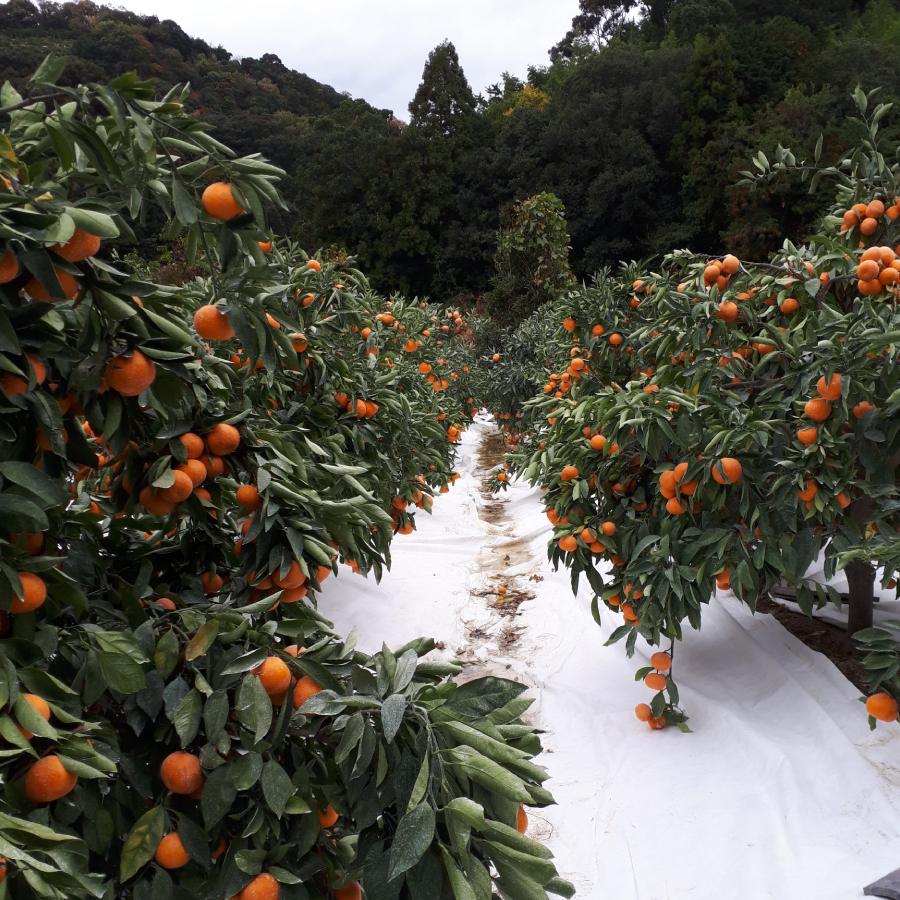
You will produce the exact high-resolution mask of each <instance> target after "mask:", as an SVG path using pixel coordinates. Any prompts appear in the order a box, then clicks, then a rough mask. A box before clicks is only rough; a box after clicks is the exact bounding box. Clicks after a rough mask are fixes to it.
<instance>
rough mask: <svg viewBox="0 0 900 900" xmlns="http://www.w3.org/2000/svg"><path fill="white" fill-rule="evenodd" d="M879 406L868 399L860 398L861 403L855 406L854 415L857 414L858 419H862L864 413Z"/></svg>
mask: <svg viewBox="0 0 900 900" xmlns="http://www.w3.org/2000/svg"><path fill="white" fill-rule="evenodd" d="M877 408H878V407H876V406H874V405H873V404H871V403H869V401H868V400H860V401H859V403H857V404H856V405H855V406H854V407H853V415H854V416H856V418H857V419H861V418H862V417H863V416H864V415H866V414H867V413H870V412H872V411H873V410H875V409H877Z"/></svg>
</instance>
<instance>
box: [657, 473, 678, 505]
mask: <svg viewBox="0 0 900 900" xmlns="http://www.w3.org/2000/svg"><path fill="white" fill-rule="evenodd" d="M676 490H677V485H676V481H675V470H674V469H666V471H665V472H663V473H662V474H661V475H660V476H659V492H660V494H662V495H663V497H665V498H666V499H667V500H671V499H672V498H673V497H674V496H675V493H676Z"/></svg>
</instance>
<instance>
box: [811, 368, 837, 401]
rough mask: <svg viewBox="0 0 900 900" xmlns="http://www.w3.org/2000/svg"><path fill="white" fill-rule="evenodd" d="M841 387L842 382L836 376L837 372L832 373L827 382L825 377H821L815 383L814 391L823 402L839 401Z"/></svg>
mask: <svg viewBox="0 0 900 900" xmlns="http://www.w3.org/2000/svg"><path fill="white" fill-rule="evenodd" d="M842 386H843V382H842V380H841V376H840V375H838V373H837V372H833V373H832V375H831V378H830V379H829V380H828V381H826V380H825V376H824V375H823V376H822V377H821V378H820V379H819V380H818V381H817V382H816V390H817V391H818V393H819V396H820V397H821V398H822V399H823V400H840V399H841V387H842Z"/></svg>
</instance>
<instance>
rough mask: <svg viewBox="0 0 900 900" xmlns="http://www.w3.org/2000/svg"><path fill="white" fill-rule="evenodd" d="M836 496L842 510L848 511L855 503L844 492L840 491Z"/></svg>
mask: <svg viewBox="0 0 900 900" xmlns="http://www.w3.org/2000/svg"><path fill="white" fill-rule="evenodd" d="M834 496H835V499H836V500H837V503H838V506H839V507H840V508H841V509H846V508H847V507H848V506H849V505H850V504H851V503H852V502H853V501H852V500H851V499H850V498H849V497H848V496H847V495H846V494H845V493H844V492H843V491H839V492H838V493H837V494H835V495H834Z"/></svg>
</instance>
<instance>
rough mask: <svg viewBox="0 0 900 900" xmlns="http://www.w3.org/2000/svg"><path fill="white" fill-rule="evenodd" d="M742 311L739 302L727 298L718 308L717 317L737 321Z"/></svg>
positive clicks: (724, 320)
mask: <svg viewBox="0 0 900 900" xmlns="http://www.w3.org/2000/svg"><path fill="white" fill-rule="evenodd" d="M740 312H741V311H740V310H739V309H738V305H737V303H733V302H732V301H731V300H725V301H724V302H722V303H720V304H719V305H718V307H717V308H716V317H717V318H719V319H721V320H722V321H723V322H736V321H737V320H738V316H739V315H740Z"/></svg>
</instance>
